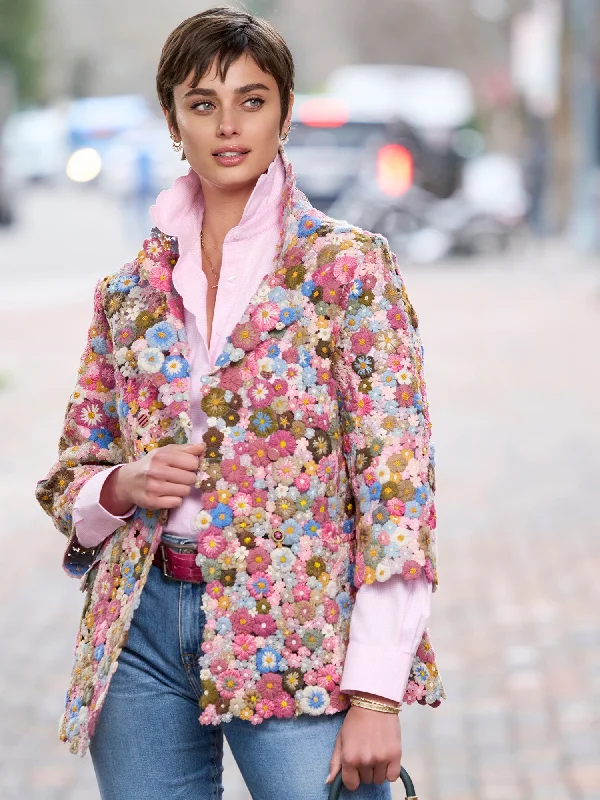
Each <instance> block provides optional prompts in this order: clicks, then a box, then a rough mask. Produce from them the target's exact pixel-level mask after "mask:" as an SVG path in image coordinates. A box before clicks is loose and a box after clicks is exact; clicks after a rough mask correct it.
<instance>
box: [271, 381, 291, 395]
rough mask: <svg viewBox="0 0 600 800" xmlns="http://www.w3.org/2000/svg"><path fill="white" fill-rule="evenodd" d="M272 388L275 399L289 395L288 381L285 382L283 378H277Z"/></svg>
mask: <svg viewBox="0 0 600 800" xmlns="http://www.w3.org/2000/svg"><path fill="white" fill-rule="evenodd" d="M271 386H272V389H273V394H274V395H275V397H284V396H285V395H286V394H287V390H288V385H287V381H284V380H283V378H279V377H278V378H275V380H274V381H273V383H272V384H271Z"/></svg>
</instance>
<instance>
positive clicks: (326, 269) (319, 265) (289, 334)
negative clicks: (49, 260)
mask: <svg viewBox="0 0 600 800" xmlns="http://www.w3.org/2000/svg"><path fill="white" fill-rule="evenodd" d="M282 157H283V160H284V165H285V169H286V181H285V187H284V193H283V204H282V219H281V233H280V242H279V246H278V252H277V256H276V264H275V268H274V270H273V271H272V272H271V273H270V274H267V275H265V276H264V278H263V280H262V281H261V284H260V285H259V288H258V290H257V291H256V293H255V294H254V296H253V297H252V299H251V301H250V303H249V305H248V307H247V309H246V311H245V314H244V316H243V317H242V319H241V320H240V322H239V323H238V324H237V326H236V327H235V328H234V330H233V332H232V334H231V336H230V337H229V338H228V340H227V343H226V345H225V348H224V350H223V352H222V353H221V354H220V355H219V357H218V358H217V360H216V362H215V366H214V368H213V369H212V370H211V371H210V372H209V373H208V375H206V376H204V378H203V386H202V397H203V399H202V408H203V410H204V411H205V413H206V414H207V416H208V430H207V431H206V433H205V435H204V440H205V442H206V451H205V455H204V457H203V458H202V459H201V463H200V468H199V471H198V476H197V484H196V485H197V486H198V488H199V489H200V490H201V491H202V492H203V494H202V504H203V512H201V514H200V515H199V517H198V520H197V526H198V529H199V540H198V549H199V555H198V558H197V560H198V563H199V565H200V566H201V568H202V572H203V574H204V576H205V580H206V582H207V584H206V591H205V592H204V593H203V609H204V612H205V615H206V625H205V633H204V641H203V645H202V650H203V655H202V656H201V658H200V667H201V679H202V685H203V689H204V694H203V696H202V698H201V702H200V709H199V721H200V723H202V724H218V723H219V722H221V721H223V722H227V721H229V720H230V719H231V718H232V717H233V716H236V717H240V718H242V719H246V720H248V721H249V722H251V723H253V724H259V723H261V722H262V721H263V720H264V719H265V718H268V717H270V716H275V717H293V716H298V715H300V714H312V715H319V714H333V713H336V712H338V711H342V710H344V709H346V708H347V707H348V704H349V698H348V697H347V696H345V695H344V694H343V693H341V692H340V690H339V682H340V677H341V673H342V668H343V663H344V655H345V652H346V648H347V645H348V641H349V633H350V616H351V612H352V607H353V603H354V598H355V597H356V592H357V591H358V590H359V589H360V586H361V585H362V584H363V583H372V582H373V581H375V580H378V581H385V580H387V579H388V578H389V577H390V576H391V575H394V574H398V573H399V574H401V575H402V577H403V578H404V579H406V580H413V579H415V578H417V577H418V576H420V575H421V574H422V573H424V574H425V575H426V577H427V579H428V580H429V581H431V582H432V583H433V588H434V590H435V588H436V587H437V572H436V546H435V537H434V530H435V507H434V490H435V485H434V484H435V482H434V458H433V445H432V443H431V441H430V428H431V424H430V419H429V412H428V405H427V395H426V388H425V382H424V378H423V372H422V355H423V351H422V346H421V343H420V339H419V334H418V321H417V317H416V314H415V312H414V310H413V308H412V306H411V303H410V301H409V299H408V296H407V294H406V291H405V287H404V283H403V280H402V276H401V274H400V272H399V270H398V267H397V264H396V260H395V257H394V255H393V253H392V252H391V251H390V248H389V246H388V243H387V241H386V240H385V239H384V238H383V237H382V236H379V235H376V234H372V233H369V232H367V231H363V230H361V229H359V228H357V227H354V226H351V225H349V224H347V223H345V222H340V221H338V220H333V219H331V218H329V217H327V216H326V215H325V214H323V213H321V212H320V211H317V210H316V209H314V208H312V207H311V205H310V204H309V202H308V200H307V198H306V197H305V195H304V194H303V193H302V192H301V191H300V190H299V189H298V188H297V187H296V183H295V175H294V173H293V171H292V167H291V165H290V163H289V161H288V160H287V157H286V156H285V153H284V152H283V151H282ZM176 261H177V241H176V239H174V238H171V237H168V236H166V235H165V234H163V233H162V232H161V231H159V230H157V229H154V230H153V231H152V233H151V236H150V238H148V239H147V240H146V241H145V242H144V245H143V249H142V250H141V251H140V253H139V255H138V257H137V258H136V259H135V260H134V261H132V262H131V263H129V264H126V265H125V266H124V267H122V268H121V270H120V271H119V272H117V273H115V274H113V275H109V276H108V277H106V278H104V279H102V280H100V281H99V283H98V285H97V287H96V291H95V297H94V317H93V320H92V324H91V326H90V329H89V334H88V339H87V344H86V348H85V351H84V354H83V356H82V359H81V364H80V368H79V379H78V382H77V385H76V387H75V390H74V392H73V394H72V395H71V398H70V400H69V404H68V407H67V411H66V418H65V422H64V427H63V431H62V436H61V438H60V442H59V460H58V462H57V463H56V464H55V465H54V466H53V467H52V469H51V470H50V472H49V473H48V475H47V476H46V478H45V479H43V480H41V481H40V482H39V483H38V485H37V488H36V497H37V499H38V501H39V502H40V504H41V505H42V507H43V508H44V510H45V511H46V512H47V513H48V514H50V515H51V516H52V518H53V520H54V523H55V525H56V527H57V528H58V529H59V530H61V531H62V532H63V533H64V534H65V535H66V536H67V538H68V543H67V548H66V551H65V555H64V560H63V566H64V569H65V570H66V571H67V572H68V573H69V574H70V575H73V576H75V577H79V578H80V580H81V590H82V591H83V592H85V597H84V605H83V611H82V615H81V622H80V626H79V631H78V634H77V637H76V642H75V652H74V666H73V671H72V676H71V682H70V686H69V689H68V691H67V697H66V707H65V711H64V714H63V715H62V717H61V721H60V737H61V738H62V739H63V740H64V741H68V743H69V748H70V751H71V752H72V753H79V754H81V755H84V754H85V752H86V751H87V749H88V746H89V740H90V737H91V736H92V735H93V732H94V728H95V724H96V721H97V719H98V715H99V713H100V711H101V708H102V703H103V701H104V698H105V696H106V692H107V690H108V686H109V682H110V678H111V676H112V674H113V673H114V672H115V670H116V669H117V666H118V657H119V654H120V652H121V649H122V648H123V646H124V644H125V642H126V640H127V632H128V629H129V625H130V623H131V620H132V616H133V614H134V612H135V609H136V608H137V606H138V605H139V602H140V595H141V592H142V590H143V587H144V584H145V581H146V578H147V576H148V571H149V569H150V566H151V564H152V558H153V555H154V552H155V551H156V548H157V547H158V543H159V540H160V536H161V531H162V527H163V525H164V523H165V520H166V518H167V514H168V511H166V510H163V511H150V510H144V509H138V510H137V511H136V512H135V514H134V515H133V517H131V518H129V519H128V520H127V523H126V524H124V525H123V526H122V527H121V528H119V529H118V530H117V531H115V533H114V534H113V535H111V536H110V537H108V539H106V540H105V541H104V542H102V543H101V544H100V545H98V547H96V548H94V549H89V550H86V549H84V548H82V547H81V546H80V545H79V544H78V542H77V539H76V537H75V530H74V524H73V518H72V509H73V504H74V502H75V499H76V497H77V493H78V492H79V490H80V489H81V487H82V486H83V484H84V483H85V482H86V481H87V480H88V479H89V478H90V477H91V476H92V475H94V474H95V473H96V472H98V471H100V470H102V469H105V468H106V467H108V466H112V465H114V464H118V463H122V462H124V461H132V460H136V459H139V458H141V457H142V456H144V455H145V454H146V453H148V452H150V451H151V450H152V449H153V448H156V447H162V446H164V445H167V444H170V443H176V444H185V443H186V442H187V441H188V436H189V431H190V419H189V391H188V390H189V372H190V368H189V363H188V360H187V359H188V345H187V344H186V341H185V327H184V321H183V320H184V312H183V305H182V301H181V297H180V296H179V295H178V294H177V292H176V291H175V289H174V288H173V286H172V283H171V272H172V269H173V266H174V264H175V263H176ZM444 697H445V693H444V688H443V685H442V682H441V679H440V676H439V674H438V670H437V666H436V663H435V657H434V652H433V649H432V646H431V643H430V639H429V634H428V631H427V630H426V631H425V633H424V635H423V638H422V641H421V643H420V646H419V648H418V650H417V654H416V657H415V659H414V662H413V665H412V669H411V673H410V677H409V681H408V686H407V690H406V694H405V697H404V700H405V702H407V703H411V702H414V701H415V700H417V701H418V702H420V703H422V704H428V705H432V706H437V705H439V703H440V701H441V700H442V699H443V698H444Z"/></svg>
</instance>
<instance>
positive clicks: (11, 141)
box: [2, 107, 69, 186]
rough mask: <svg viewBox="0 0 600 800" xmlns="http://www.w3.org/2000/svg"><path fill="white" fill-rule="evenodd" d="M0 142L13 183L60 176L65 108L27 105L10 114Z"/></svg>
mask: <svg viewBox="0 0 600 800" xmlns="http://www.w3.org/2000/svg"><path fill="white" fill-rule="evenodd" d="M2 144H3V149H4V153H5V163H6V170H7V174H8V176H9V179H10V181H11V182H13V183H14V184H15V185H16V186H21V185H23V184H27V183H33V182H40V183H54V182H56V181H57V180H60V179H62V178H63V177H64V173H65V166H66V163H67V158H68V155H69V151H68V144H67V125H66V117H65V111H64V110H63V109H59V108H54V107H53V108H29V109H26V110H23V111H18V112H16V113H15V114H12V115H11V116H10V117H9V118H8V120H7V121H6V124H5V126H4V129H3V132H2Z"/></svg>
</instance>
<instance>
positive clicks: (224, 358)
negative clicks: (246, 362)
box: [215, 352, 231, 367]
mask: <svg viewBox="0 0 600 800" xmlns="http://www.w3.org/2000/svg"><path fill="white" fill-rule="evenodd" d="M230 361H231V359H230V357H229V353H225V352H223V353H221V355H220V356H218V357H217V359H216V361H215V365H216V366H217V367H226V366H227V364H229V362H230Z"/></svg>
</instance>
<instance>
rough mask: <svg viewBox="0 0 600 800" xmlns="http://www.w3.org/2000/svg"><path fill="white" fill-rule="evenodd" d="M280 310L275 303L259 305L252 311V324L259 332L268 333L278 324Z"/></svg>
mask: <svg viewBox="0 0 600 800" xmlns="http://www.w3.org/2000/svg"><path fill="white" fill-rule="evenodd" d="M280 313H281V312H280V308H279V306H278V305H277V303H271V302H266V303H260V305H258V306H256V308H255V309H254V313H253V314H252V322H253V323H254V324H255V325H256V327H257V328H258V330H259V331H269V330H271V328H274V327H275V325H276V324H277V323H278V322H279V315H280Z"/></svg>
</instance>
